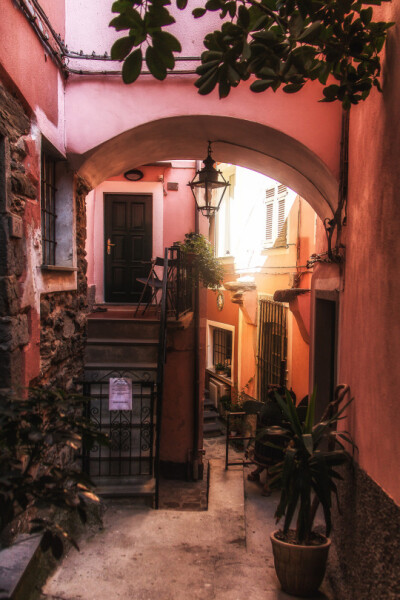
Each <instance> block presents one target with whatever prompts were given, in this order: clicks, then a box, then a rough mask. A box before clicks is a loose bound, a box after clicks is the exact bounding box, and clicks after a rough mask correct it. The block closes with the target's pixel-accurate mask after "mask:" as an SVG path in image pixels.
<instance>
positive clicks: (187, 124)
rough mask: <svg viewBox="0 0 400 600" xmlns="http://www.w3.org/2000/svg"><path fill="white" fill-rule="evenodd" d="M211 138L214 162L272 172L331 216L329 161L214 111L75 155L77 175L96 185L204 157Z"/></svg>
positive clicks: (164, 122)
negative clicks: (147, 167)
mask: <svg viewBox="0 0 400 600" xmlns="http://www.w3.org/2000/svg"><path fill="white" fill-rule="evenodd" d="M208 140H211V141H212V142H213V157H214V158H215V160H217V161H220V162H227V163H231V164H235V165H239V166H243V167H247V168H249V169H252V170H254V171H258V172H259V173H263V174H265V175H268V176H270V177H272V178H274V179H276V180H278V181H280V182H281V183H283V184H285V185H287V186H288V187H289V188H291V189H293V190H294V191H295V192H297V193H298V194H300V196H302V197H303V198H305V199H306V200H307V201H308V202H309V203H310V205H311V206H312V207H313V209H314V210H315V212H316V213H317V214H318V216H319V217H320V218H321V219H324V218H325V217H331V216H332V212H333V211H334V210H335V207H336V203H337V195H338V182H337V180H336V178H335V177H334V175H333V174H332V172H331V171H330V170H329V169H328V167H327V166H326V164H325V163H324V162H323V161H322V160H321V159H320V158H319V157H318V156H316V154H314V153H313V152H312V151H311V150H310V149H308V148H307V147H306V146H305V145H303V144H302V143H301V142H299V141H298V140H295V139H294V138H292V137H290V136H288V135H287V134H285V133H283V132H281V131H278V130H276V129H273V128H271V127H269V126H266V125H262V124H260V123H255V122H253V121H247V120H244V119H238V118H233V117H222V116H215V115H214V116H212V115H192V116H188V115H185V116H180V117H179V116H178V117H169V118H164V119H159V120H155V121H151V122H148V123H145V124H143V125H139V126H138V127H135V128H133V129H130V130H128V131H125V132H124V133H121V134H119V135H117V136H115V137H113V138H111V139H109V140H108V141H106V142H104V143H102V144H100V145H98V146H97V147H95V148H93V149H91V150H89V151H88V152H86V153H85V154H84V155H75V157H74V156H71V158H72V159H73V161H74V162H75V165H76V167H77V168H78V172H79V174H80V175H81V176H83V177H84V178H85V179H87V180H88V182H89V183H90V184H91V185H92V186H93V187H95V186H97V185H99V184H100V183H101V182H102V181H104V180H105V179H107V178H108V177H112V176H115V175H118V174H120V173H123V172H124V171H126V170H128V169H131V168H134V167H136V166H139V165H142V164H146V163H149V162H154V161H159V160H172V159H176V160H178V159H181V160H182V159H198V160H201V159H203V158H204V157H205V156H206V153H207V141H208Z"/></svg>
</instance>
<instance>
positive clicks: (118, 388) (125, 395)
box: [108, 377, 132, 410]
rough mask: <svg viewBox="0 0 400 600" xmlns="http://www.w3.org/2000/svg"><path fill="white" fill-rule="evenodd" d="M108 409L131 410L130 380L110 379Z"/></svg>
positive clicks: (122, 378)
mask: <svg viewBox="0 0 400 600" xmlns="http://www.w3.org/2000/svg"><path fill="white" fill-rule="evenodd" d="M109 382H110V385H109V394H108V409H109V410H132V379H128V378H127V377H110V380H109Z"/></svg>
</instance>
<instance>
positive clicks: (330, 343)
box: [314, 290, 339, 422]
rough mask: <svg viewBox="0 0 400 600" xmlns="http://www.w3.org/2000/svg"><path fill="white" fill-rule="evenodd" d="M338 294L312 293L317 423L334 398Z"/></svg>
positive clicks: (327, 292)
mask: <svg viewBox="0 0 400 600" xmlns="http://www.w3.org/2000/svg"><path fill="white" fill-rule="evenodd" d="M338 306H339V305H338V293H337V292H334V291H332V292H330V291H321V290H317V291H316V292H315V339H314V387H316V389H317V398H316V411H315V419H316V422H317V421H318V420H319V419H320V418H321V417H322V415H323V413H324V411H325V409H326V407H327V405H328V404H329V402H332V400H333V399H334V392H335V386H336V368H337V331H338Z"/></svg>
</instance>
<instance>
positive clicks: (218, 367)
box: [214, 363, 225, 371]
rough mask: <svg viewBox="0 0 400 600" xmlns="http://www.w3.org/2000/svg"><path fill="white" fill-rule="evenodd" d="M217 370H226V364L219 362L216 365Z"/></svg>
mask: <svg viewBox="0 0 400 600" xmlns="http://www.w3.org/2000/svg"><path fill="white" fill-rule="evenodd" d="M214 367H215V370H216V371H224V370H225V366H224V365H223V364H222V363H217V364H216V365H214Z"/></svg>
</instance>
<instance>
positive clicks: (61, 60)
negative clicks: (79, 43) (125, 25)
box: [14, 0, 201, 77]
mask: <svg viewBox="0 0 400 600" xmlns="http://www.w3.org/2000/svg"><path fill="white" fill-rule="evenodd" d="M14 1H15V3H16V5H17V6H18V7H19V8H20V10H21V11H22V13H23V14H24V15H25V17H26V19H27V20H28V21H29V23H30V25H31V27H32V29H33V30H34V32H35V34H36V35H37V37H38V38H39V40H40V42H41V44H42V46H43V47H44V49H45V50H46V52H47V53H48V54H49V56H51V58H52V59H53V61H54V62H55V64H56V65H57V67H58V68H59V69H60V70H61V71H62V73H63V74H64V76H65V77H68V75H70V74H71V75H72V74H73V75H92V76H93V75H118V76H120V75H121V73H122V71H121V69H98V70H95V69H94V70H92V69H81V68H75V67H73V66H70V61H82V60H86V61H102V62H113V63H118V61H116V60H114V59H112V58H111V56H110V55H109V54H108V53H107V52H105V53H104V54H97V53H96V52H94V51H93V52H92V53H91V54H86V53H84V52H83V51H82V50H80V51H79V52H77V51H75V50H69V49H68V46H67V45H66V44H65V41H64V40H63V39H62V37H61V35H60V34H59V33H57V32H56V31H55V29H54V27H53V26H52V24H51V22H50V19H49V17H48V16H47V15H46V13H45V11H44V10H43V8H42V6H41V5H40V4H39V2H38V0H14ZM175 61H176V62H178V63H179V62H185V63H198V64H200V63H201V59H200V57H199V56H177V57H175ZM168 73H169V74H170V75H195V74H196V69H195V68H193V69H174V70H172V71H169V72H168ZM141 75H151V73H150V71H146V70H144V71H141Z"/></svg>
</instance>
